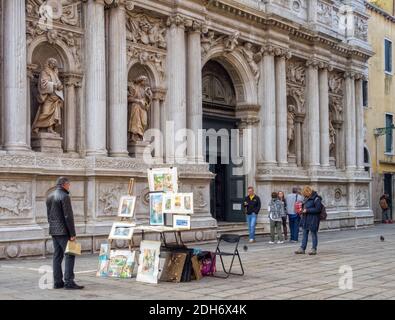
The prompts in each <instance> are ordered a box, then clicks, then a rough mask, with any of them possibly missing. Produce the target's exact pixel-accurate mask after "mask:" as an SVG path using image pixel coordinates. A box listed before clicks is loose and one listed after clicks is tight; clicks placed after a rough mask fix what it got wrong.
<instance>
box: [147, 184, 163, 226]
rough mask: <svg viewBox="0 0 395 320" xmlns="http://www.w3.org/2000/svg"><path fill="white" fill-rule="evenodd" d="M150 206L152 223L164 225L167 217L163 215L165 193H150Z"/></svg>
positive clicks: (152, 224)
mask: <svg viewBox="0 0 395 320" xmlns="http://www.w3.org/2000/svg"><path fill="white" fill-rule="evenodd" d="M149 208H150V219H149V221H150V225H151V226H163V225H164V224H165V219H164V216H163V210H162V208H163V193H162V192H158V193H150V195H149Z"/></svg>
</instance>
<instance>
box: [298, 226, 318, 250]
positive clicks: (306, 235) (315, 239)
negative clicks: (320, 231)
mask: <svg viewBox="0 0 395 320" xmlns="http://www.w3.org/2000/svg"><path fill="white" fill-rule="evenodd" d="M309 232H310V230H309V229H303V239H302V245H301V248H302V249H303V250H306V247H307V241H308V239H309ZM311 237H312V239H313V246H312V249H315V250H317V246H318V236H317V231H311Z"/></svg>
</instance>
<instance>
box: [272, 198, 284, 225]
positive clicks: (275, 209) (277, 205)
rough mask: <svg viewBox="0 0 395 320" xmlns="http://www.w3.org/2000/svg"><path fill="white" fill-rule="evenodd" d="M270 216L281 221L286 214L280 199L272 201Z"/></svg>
mask: <svg viewBox="0 0 395 320" xmlns="http://www.w3.org/2000/svg"><path fill="white" fill-rule="evenodd" d="M269 206H270V213H269V217H270V219H271V220H273V221H280V220H281V218H282V217H283V216H284V214H285V210H284V204H283V203H282V202H281V201H280V200H274V201H273V200H272V201H270V204H269Z"/></svg>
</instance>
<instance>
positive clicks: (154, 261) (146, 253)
mask: <svg viewBox="0 0 395 320" xmlns="http://www.w3.org/2000/svg"><path fill="white" fill-rule="evenodd" d="M160 245H161V242H160V241H148V240H143V241H141V244H140V256H139V267H138V270H137V278H136V280H137V281H140V282H148V283H158V274H159V254H160Z"/></svg>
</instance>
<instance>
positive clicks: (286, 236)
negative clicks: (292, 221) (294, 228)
mask: <svg viewBox="0 0 395 320" xmlns="http://www.w3.org/2000/svg"><path fill="white" fill-rule="evenodd" d="M281 219H282V223H283V231H284V239H285V240H288V229H287V216H285V217H281Z"/></svg>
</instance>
